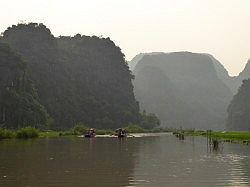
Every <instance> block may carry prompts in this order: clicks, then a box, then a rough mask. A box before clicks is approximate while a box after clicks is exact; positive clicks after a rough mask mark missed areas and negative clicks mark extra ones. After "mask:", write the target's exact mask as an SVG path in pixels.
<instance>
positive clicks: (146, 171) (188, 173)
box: [0, 134, 250, 187]
mask: <svg viewBox="0 0 250 187" xmlns="http://www.w3.org/2000/svg"><path fill="white" fill-rule="evenodd" d="M0 186H3V187H12V186H13V187H14V186H15V187H16V186H25V187H28V186H29V187H33V186H34V187H36V186H38V187H40V186H41V187H46V186H51V187H52V186H54V187H59V186H60V187H61V186H62V187H66V186H67V187H68V186H72V187H73V186H109V187H112V186H130V187H134V186H135V187H136V186H152V187H161V186H162V187H163V186H164V187H165V186H170V187H175V186H183V187H189V186H190V187H196V186H197V187H202V186H242V187H249V186H250V146H245V145H241V144H232V143H223V144H220V146H219V149H218V150H217V151H213V150H210V149H208V148H207V140H206V138H203V137H186V138H185V140H179V139H177V138H176V137H175V136H173V135H170V134H160V136H145V137H144V136H143V137H140V136H138V135H136V137H134V138H127V139H118V138H107V137H99V138H93V139H84V138H44V139H36V140H23V141H20V140H6V141H0Z"/></svg>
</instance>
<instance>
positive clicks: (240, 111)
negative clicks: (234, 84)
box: [227, 79, 250, 131]
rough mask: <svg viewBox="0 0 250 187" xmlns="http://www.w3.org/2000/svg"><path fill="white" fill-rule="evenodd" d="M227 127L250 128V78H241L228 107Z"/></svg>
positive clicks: (234, 128) (230, 128)
mask: <svg viewBox="0 0 250 187" xmlns="http://www.w3.org/2000/svg"><path fill="white" fill-rule="evenodd" d="M227 129H229V130H248V131H249V130H250V79H248V80H243V82H242V85H241V87H240V88H239V90H238V93H237V94H236V95H235V96H234V97H233V100H232V101H231V103H230V105H229V107H228V118H227Z"/></svg>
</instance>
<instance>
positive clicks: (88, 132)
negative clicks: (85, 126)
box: [84, 128, 95, 138]
mask: <svg viewBox="0 0 250 187" xmlns="http://www.w3.org/2000/svg"><path fill="white" fill-rule="evenodd" d="M84 137H85V138H93V137H95V130H94V129H92V128H91V129H89V130H88V131H87V133H86V134H85V135H84Z"/></svg>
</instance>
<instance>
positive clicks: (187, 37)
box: [0, 0, 250, 75]
mask: <svg viewBox="0 0 250 187" xmlns="http://www.w3.org/2000/svg"><path fill="white" fill-rule="evenodd" d="M20 21H25V22H39V23H40V22H42V23H44V24H45V25H46V26H47V27H48V28H50V30H51V32H52V33H53V34H54V35H55V36H59V35H72V36H73V35H75V34H76V33H81V34H84V35H97V36H101V35H102V36H104V37H110V38H111V39H112V40H113V41H114V42H115V43H116V45H118V46H119V47H120V48H121V49H122V52H123V53H124V54H125V55H126V59H127V60H130V59H131V58H133V57H134V56H135V55H136V54H138V53H140V52H153V51H154V52H156V51H157V52H158V51H162V52H173V51H191V52H205V53H210V54H212V55H214V56H215V57H216V58H217V59H218V60H220V61H221V62H222V63H223V64H224V66H225V67H226V68H227V70H228V71H229V73H230V74H231V75H236V74H238V73H239V72H240V71H241V70H242V69H243V68H244V66H245V64H246V62H247V60H248V58H250V22H249V21H250V0H88V1H87V0H70V1H68V0H0V31H1V32H3V31H4V30H5V29H6V28H7V27H8V26H11V25H12V24H17V23H18V22H20Z"/></svg>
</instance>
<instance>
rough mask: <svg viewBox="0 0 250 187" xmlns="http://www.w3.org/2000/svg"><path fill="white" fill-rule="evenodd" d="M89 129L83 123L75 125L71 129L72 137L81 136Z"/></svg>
mask: <svg viewBox="0 0 250 187" xmlns="http://www.w3.org/2000/svg"><path fill="white" fill-rule="evenodd" d="M88 129H89V128H88V127H87V126H86V125H85V124H84V123H77V124H76V125H75V126H74V127H73V135H82V134H85V133H86V132H87V130H88Z"/></svg>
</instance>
